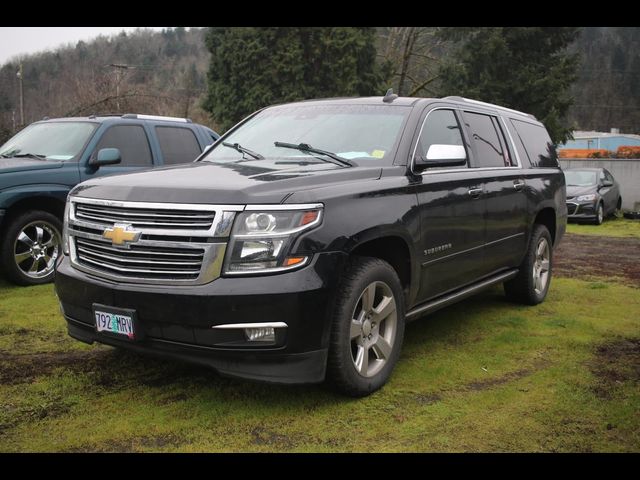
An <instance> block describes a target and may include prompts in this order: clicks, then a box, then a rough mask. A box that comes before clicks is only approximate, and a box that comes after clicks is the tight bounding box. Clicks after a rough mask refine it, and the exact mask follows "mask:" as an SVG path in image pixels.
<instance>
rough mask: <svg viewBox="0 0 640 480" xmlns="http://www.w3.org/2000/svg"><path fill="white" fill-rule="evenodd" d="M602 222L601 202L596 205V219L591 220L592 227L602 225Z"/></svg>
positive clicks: (602, 209) (602, 208) (602, 207)
mask: <svg viewBox="0 0 640 480" xmlns="http://www.w3.org/2000/svg"><path fill="white" fill-rule="evenodd" d="M603 221H604V206H603V205H602V202H600V203H598V207H597V208H596V218H595V219H594V220H593V224H594V225H602V222H603Z"/></svg>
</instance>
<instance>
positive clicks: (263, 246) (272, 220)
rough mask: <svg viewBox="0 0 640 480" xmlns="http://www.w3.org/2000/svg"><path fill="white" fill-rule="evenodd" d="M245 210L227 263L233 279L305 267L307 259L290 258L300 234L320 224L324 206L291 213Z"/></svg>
mask: <svg viewBox="0 0 640 480" xmlns="http://www.w3.org/2000/svg"><path fill="white" fill-rule="evenodd" d="M254 208H255V207H252V210H245V211H244V212H242V213H240V214H239V215H238V216H236V219H235V222H234V225H233V230H232V232H231V238H230V241H229V247H228V250H227V259H226V262H225V269H224V273H226V274H230V275H233V274H235V275H240V274H251V273H269V272H280V271H283V270H290V269H293V268H297V267H301V266H303V265H306V263H307V262H308V261H309V257H308V256H304V255H289V253H290V249H291V245H292V244H293V241H294V240H295V239H296V237H297V236H298V235H300V233H302V232H304V231H307V230H309V229H311V228H313V227H315V226H317V225H319V224H320V222H321V220H322V205H302V206H296V205H292V206H291V207H287V208H291V209H290V210H269V209H268V207H265V208H264V209H260V210H255V209H254Z"/></svg>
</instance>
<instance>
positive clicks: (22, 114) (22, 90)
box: [18, 61, 24, 125]
mask: <svg viewBox="0 0 640 480" xmlns="http://www.w3.org/2000/svg"><path fill="white" fill-rule="evenodd" d="M22 77H23V75H22V61H20V68H19V70H18V80H19V81H20V125H24V88H23V86H22Z"/></svg>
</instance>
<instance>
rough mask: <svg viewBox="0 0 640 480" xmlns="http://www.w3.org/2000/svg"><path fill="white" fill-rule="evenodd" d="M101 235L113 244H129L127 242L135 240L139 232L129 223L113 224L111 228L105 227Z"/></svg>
mask: <svg viewBox="0 0 640 480" xmlns="http://www.w3.org/2000/svg"><path fill="white" fill-rule="evenodd" d="M102 236H103V237H104V238H106V239H108V240H111V243H112V244H113V245H124V246H126V247H128V246H129V243H133V242H137V241H138V239H139V238H140V232H138V231H136V230H133V228H132V227H131V225H120V224H115V225H114V226H113V228H107V229H106V230H105V231H104V233H103V234H102Z"/></svg>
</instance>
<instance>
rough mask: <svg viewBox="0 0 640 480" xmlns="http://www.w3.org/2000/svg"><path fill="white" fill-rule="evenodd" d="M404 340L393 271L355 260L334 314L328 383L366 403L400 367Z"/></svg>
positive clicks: (399, 287)
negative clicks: (364, 397)
mask: <svg viewBox="0 0 640 480" xmlns="http://www.w3.org/2000/svg"><path fill="white" fill-rule="evenodd" d="M403 336H404V298H403V293H402V285H401V284H400V280H399V279H398V275H397V274H396V272H395V270H394V269H393V267H391V265H389V264H388V263H387V262H385V261H383V260H379V259H376V258H370V257H358V258H356V259H354V260H353V261H352V262H351V264H350V266H349V267H348V269H347V272H346V273H345V275H344V276H343V280H342V282H341V284H340V286H339V293H338V298H337V301H336V304H335V307H334V310H333V313H332V330H331V340H330V342H331V343H330V346H329V358H328V363H327V381H328V382H329V383H331V384H332V385H333V386H334V387H335V388H336V389H337V390H339V391H340V392H342V393H345V394H347V395H351V396H354V397H362V396H365V395H369V394H370V393H372V392H374V391H376V390H378V389H379V388H381V387H382V386H383V385H384V384H385V383H386V382H387V380H388V379H389V377H390V375H391V372H392V370H393V367H394V366H395V364H396V362H397V361H398V357H399V355H400V349H401V346H402V339H403Z"/></svg>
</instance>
